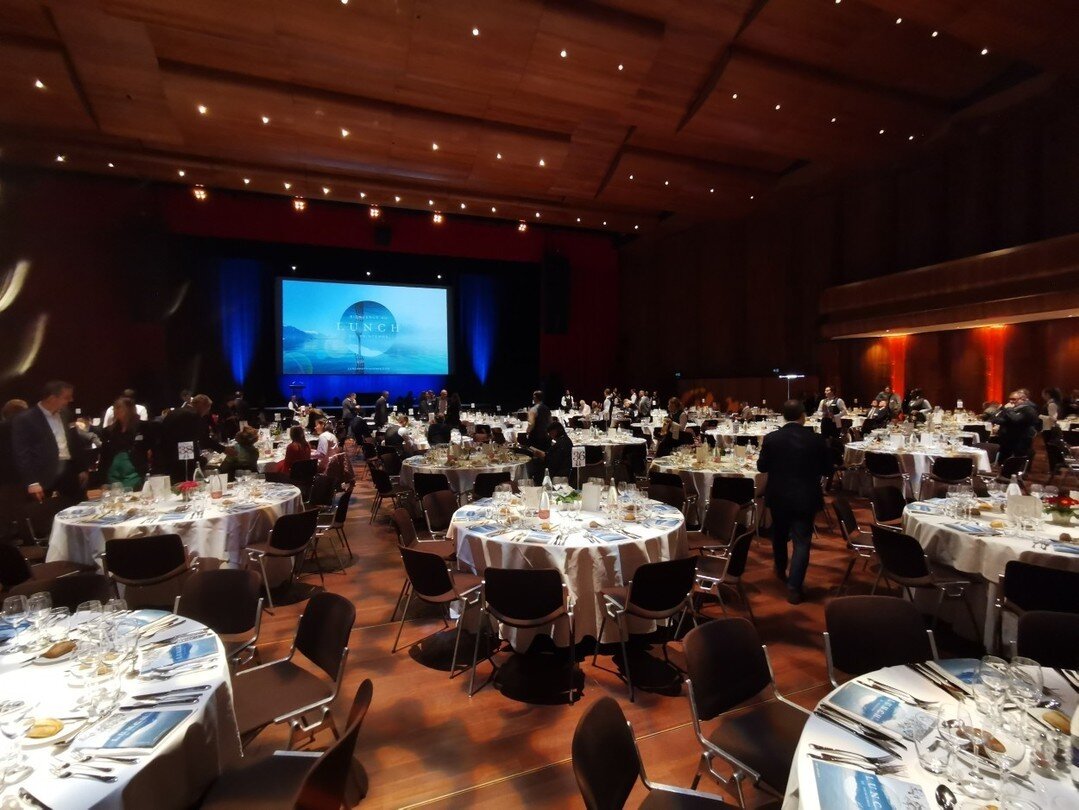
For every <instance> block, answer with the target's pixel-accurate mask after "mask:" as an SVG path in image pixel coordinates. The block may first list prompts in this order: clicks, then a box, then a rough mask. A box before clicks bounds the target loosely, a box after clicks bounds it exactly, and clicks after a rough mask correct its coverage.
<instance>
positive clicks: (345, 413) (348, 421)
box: [341, 391, 359, 433]
mask: <svg viewBox="0 0 1079 810" xmlns="http://www.w3.org/2000/svg"><path fill="white" fill-rule="evenodd" d="M358 407H359V405H358V404H357V403H356V392H355V391H349V392H348V394H346V395H345V398H344V399H342V400H341V422H342V424H344V426H345V432H346V433H347V432H348V430H349V428H351V427H352V420H353V419H355V418H356V409H357V408H358Z"/></svg>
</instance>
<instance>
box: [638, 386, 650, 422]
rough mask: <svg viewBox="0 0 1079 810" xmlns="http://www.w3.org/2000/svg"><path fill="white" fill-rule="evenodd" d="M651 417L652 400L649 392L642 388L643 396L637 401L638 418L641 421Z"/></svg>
mask: <svg viewBox="0 0 1079 810" xmlns="http://www.w3.org/2000/svg"><path fill="white" fill-rule="evenodd" d="M651 415H652V398H651V397H650V396H648V392H647V391H645V390H644V389H643V388H642V389H641V396H640V397H639V398H638V399H637V416H638V417H639V418H641V419H648V418H649V417H650V416H651Z"/></svg>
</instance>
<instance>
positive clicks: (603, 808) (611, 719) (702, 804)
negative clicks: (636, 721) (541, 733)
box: [572, 697, 734, 810]
mask: <svg viewBox="0 0 1079 810" xmlns="http://www.w3.org/2000/svg"><path fill="white" fill-rule="evenodd" d="M572 750H573V774H574V776H576V777H577V787H579V788H580V790H581V798H583V799H584V806H585V807H586V808H587V810H621V808H623V807H625V804H626V800H627V799H628V798H629V795H630V793H631V792H632V791H633V788H634V787H635V786H636V784H637V780H638V779H640V781H641V783H642V784H643V785H644V786H645V787H646V788H647V789H648V795H647V796H646V797H645V800H644V801H643V802H642V803H641V804H640V805H639V806H640V807H641V808H642V810H649V809H651V810H660V808H662V809H663V810H696V808H700V809H701V810H706V809H707V808H712V810H728V809H729V810H733V808H734V805H731V804H727V803H726V802H724V801H723V800H722V799H720V798H719V797H718V796H712V795H709V794H707V793H701V792H699V791H696V790H686V789H684V788H677V787H671V786H670V785H659V784H653V783H652V782H650V781H648V776H647V775H646V774H645V772H644V763H643V762H642V761H641V752H640V751H639V750H638V748H637V741H636V739H635V738H634V736H633V726H632V725H631V724H630V723H629V721H628V720H626V716H625V714H623V713H622V708H621V707H620V706H619V705H618V702H617V701H616V700H615V699H614V698H610V697H602V698H600V699H599V700H597V701H596V702H595V703H593V704H592V705H591V706H589V707H588V708H587V709H586V710H585V711H584V713H582V714H581V719H580V720H578V721H577V728H576V729H575V730H574V732H573V744H572Z"/></svg>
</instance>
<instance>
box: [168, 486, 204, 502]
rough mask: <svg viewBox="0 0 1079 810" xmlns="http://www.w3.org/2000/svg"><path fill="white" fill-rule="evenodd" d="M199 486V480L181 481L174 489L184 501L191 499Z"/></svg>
mask: <svg viewBox="0 0 1079 810" xmlns="http://www.w3.org/2000/svg"><path fill="white" fill-rule="evenodd" d="M198 488H199V484H198V482H197V481H181V482H180V483H179V484H177V485H176V486H174V487H173V488H172V491H173V492H175V493H176V494H177V495H179V496H180V498H182V499H183V500H184V501H190V500H191V496H192V495H193V494H194V493H195V490H197V489H198Z"/></svg>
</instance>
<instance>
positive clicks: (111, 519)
mask: <svg viewBox="0 0 1079 810" xmlns="http://www.w3.org/2000/svg"><path fill="white" fill-rule="evenodd" d="M125 520H128V517H127V515H105V516H103V517H96V518H90V519H89V520H83V521H80V522H81V523H84V524H87V525H90V526H113V525H115V524H117V523H123V522H124V521H125Z"/></svg>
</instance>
